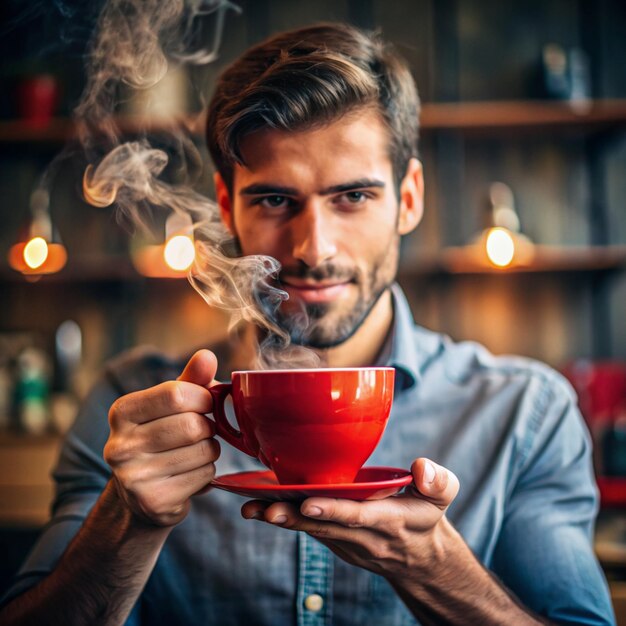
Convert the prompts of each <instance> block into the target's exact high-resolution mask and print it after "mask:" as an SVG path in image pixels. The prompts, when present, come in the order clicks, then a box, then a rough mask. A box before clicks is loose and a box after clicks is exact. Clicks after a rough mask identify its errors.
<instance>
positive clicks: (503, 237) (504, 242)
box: [486, 228, 515, 267]
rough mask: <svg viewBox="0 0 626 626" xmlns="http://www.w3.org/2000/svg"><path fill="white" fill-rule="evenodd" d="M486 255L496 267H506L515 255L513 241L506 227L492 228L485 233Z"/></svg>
mask: <svg viewBox="0 0 626 626" xmlns="http://www.w3.org/2000/svg"><path fill="white" fill-rule="evenodd" d="M486 248H487V256H488V257H489V260H490V261H491V262H492V263H493V264H494V265H497V266H498V267H506V266H507V265H509V264H510V263H511V261H512V260H513V256H514V255H515V242H514V241H513V237H512V236H511V233H510V232H509V231H508V230H506V228H492V229H491V230H490V231H489V233H488V235H487V243H486Z"/></svg>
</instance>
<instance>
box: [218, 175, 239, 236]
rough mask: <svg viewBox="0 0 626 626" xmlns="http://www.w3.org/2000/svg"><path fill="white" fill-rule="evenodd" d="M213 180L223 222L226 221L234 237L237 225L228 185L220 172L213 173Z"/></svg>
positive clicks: (225, 224) (225, 223)
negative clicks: (235, 224) (234, 219)
mask: <svg viewBox="0 0 626 626" xmlns="http://www.w3.org/2000/svg"><path fill="white" fill-rule="evenodd" d="M213 182H214V183H215V196H216V199H217V205H218V206H219V208H220V215H221V217H222V222H224V226H226V228H227V229H228V232H230V234H231V235H232V236H233V237H234V236H235V226H234V221H233V207H232V204H231V202H230V194H229V193H228V187H227V186H226V183H225V182H224V179H223V178H222V176H221V174H220V173H219V172H215V174H214V175H213Z"/></svg>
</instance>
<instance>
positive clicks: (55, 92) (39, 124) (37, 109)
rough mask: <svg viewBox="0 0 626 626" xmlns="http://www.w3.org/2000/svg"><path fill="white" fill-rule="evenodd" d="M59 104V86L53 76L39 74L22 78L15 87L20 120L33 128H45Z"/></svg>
mask: <svg viewBox="0 0 626 626" xmlns="http://www.w3.org/2000/svg"><path fill="white" fill-rule="evenodd" d="M58 103H59V85H58V83H57V80H56V78H55V77H54V76H51V75H50V74H40V75H38V76H31V77H30V78H24V79H23V80H22V81H21V82H20V83H19V84H18V86H17V109H18V114H19V116H20V118H22V119H23V120H24V121H25V122H26V123H27V124H29V125H30V126H31V127H33V128H45V127H46V126H47V125H48V124H49V123H50V121H51V120H52V117H53V115H54V114H55V112H56V110H57V105H58Z"/></svg>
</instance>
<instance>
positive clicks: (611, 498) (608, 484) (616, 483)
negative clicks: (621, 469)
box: [596, 476, 626, 508]
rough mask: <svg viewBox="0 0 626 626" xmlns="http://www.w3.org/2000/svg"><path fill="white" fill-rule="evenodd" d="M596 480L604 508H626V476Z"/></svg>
mask: <svg viewBox="0 0 626 626" xmlns="http://www.w3.org/2000/svg"><path fill="white" fill-rule="evenodd" d="M596 480H597V482H598V489H599V490H600V503H601V505H602V506H603V507H609V506H610V507H616V508H618V507H619V508H626V476H625V477H622V476H598V478H597V479H596Z"/></svg>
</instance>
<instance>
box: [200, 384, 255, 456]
mask: <svg viewBox="0 0 626 626" xmlns="http://www.w3.org/2000/svg"><path fill="white" fill-rule="evenodd" d="M232 391H233V385H232V383H220V384H218V385H214V386H213V387H209V392H210V394H211V396H212V398H213V417H214V418H215V430H216V432H217V434H218V435H219V436H220V437H221V438H222V439H223V440H224V441H226V442H228V443H229V444H230V445H231V446H234V447H235V448H237V449H239V450H241V451H242V452H245V453H246V454H248V455H249V456H252V457H254V458H257V456H258V450H254V449H253V448H252V447H251V446H250V445H249V444H248V442H247V441H246V438H245V437H244V435H243V434H242V433H241V432H240V431H238V430H237V429H236V428H234V427H233V426H231V425H230V422H229V421H228V418H227V417H226V412H225V411H224V401H225V400H226V396H228V395H229V394H232Z"/></svg>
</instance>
